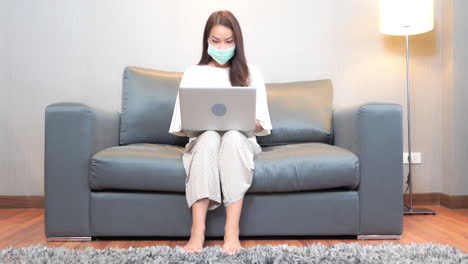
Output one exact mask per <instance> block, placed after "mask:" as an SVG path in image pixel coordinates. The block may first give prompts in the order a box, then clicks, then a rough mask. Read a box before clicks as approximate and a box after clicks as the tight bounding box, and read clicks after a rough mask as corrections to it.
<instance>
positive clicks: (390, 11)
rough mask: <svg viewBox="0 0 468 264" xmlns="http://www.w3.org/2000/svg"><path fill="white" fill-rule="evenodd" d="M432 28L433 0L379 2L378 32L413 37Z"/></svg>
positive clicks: (381, 0) (384, 0) (385, 0)
mask: <svg viewBox="0 0 468 264" xmlns="http://www.w3.org/2000/svg"><path fill="white" fill-rule="evenodd" d="M433 28H434V0H380V32H382V33H383V34H386V35H399V36H402V35H415V34H420V33H424V32H428V31H431V30H432V29H433Z"/></svg>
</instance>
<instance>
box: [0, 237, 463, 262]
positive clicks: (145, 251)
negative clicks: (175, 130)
mask: <svg viewBox="0 0 468 264" xmlns="http://www.w3.org/2000/svg"><path fill="white" fill-rule="evenodd" d="M0 263H468V254H465V253H463V252H462V251H460V250H459V249H457V248H454V247H451V246H448V245H442V244H435V243H412V244H409V245H402V244H393V243H390V242H384V243H382V244H379V245H360V244H359V243H357V242H355V243H340V244H335V245H328V246H327V245H323V244H322V243H318V244H311V245H308V246H304V247H296V246H288V245H287V244H282V245H277V246H272V245H270V244H267V245H257V246H255V247H252V248H242V249H241V250H240V251H239V252H238V253H236V254H227V253H223V252H222V251H221V247H220V246H214V247H205V248H204V250H203V253H185V252H184V251H183V249H182V247H180V246H176V247H169V246H151V247H143V248H133V247H130V248H128V249H123V248H109V249H96V248H92V247H88V248H86V249H70V248H66V247H47V246H44V245H35V246H29V247H23V248H13V247H8V248H6V249H1V250H0Z"/></svg>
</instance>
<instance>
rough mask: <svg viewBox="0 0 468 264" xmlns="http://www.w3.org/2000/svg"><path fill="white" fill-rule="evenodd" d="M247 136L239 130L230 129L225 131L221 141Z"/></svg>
mask: <svg viewBox="0 0 468 264" xmlns="http://www.w3.org/2000/svg"><path fill="white" fill-rule="evenodd" d="M242 138H245V135H244V134H242V133H241V132H240V131H238V130H229V131H226V133H224V135H223V137H222V138H221V141H234V140H239V139H242Z"/></svg>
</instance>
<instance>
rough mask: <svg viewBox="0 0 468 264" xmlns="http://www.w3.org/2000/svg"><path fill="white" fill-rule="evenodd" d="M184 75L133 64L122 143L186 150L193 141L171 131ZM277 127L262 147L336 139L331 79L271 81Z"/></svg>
mask: <svg viewBox="0 0 468 264" xmlns="http://www.w3.org/2000/svg"><path fill="white" fill-rule="evenodd" d="M182 75H183V73H181V72H167V71H158V70H152V69H144V68H138V67H131V66H128V67H126V68H125V70H124V74H123V83H122V118H121V126H120V144H121V145H127V144H131V143H157V144H171V145H179V146H184V145H185V144H186V143H187V142H188V138H187V137H179V136H176V135H173V134H171V133H169V132H168V131H169V127H170V124H171V118H172V112H173V110H174V104H175V100H176V96H177V91H178V87H179V83H180V81H181V78H182ZM265 86H266V89H267V97H268V108H269V111H270V118H271V123H272V127H273V129H272V131H271V134H270V135H267V136H258V137H257V141H258V143H259V144H260V145H261V146H269V145H281V144H290V143H301V142H324V143H331V140H332V127H331V126H332V99H333V89H332V83H331V81H330V80H328V79H326V80H314V81H301V82H287V83H266V84H265Z"/></svg>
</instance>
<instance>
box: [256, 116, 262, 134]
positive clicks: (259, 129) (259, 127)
mask: <svg viewBox="0 0 468 264" xmlns="http://www.w3.org/2000/svg"><path fill="white" fill-rule="evenodd" d="M262 130H263V127H262V125H261V124H260V121H258V119H256V120H255V133H257V132H260V131H262Z"/></svg>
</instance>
